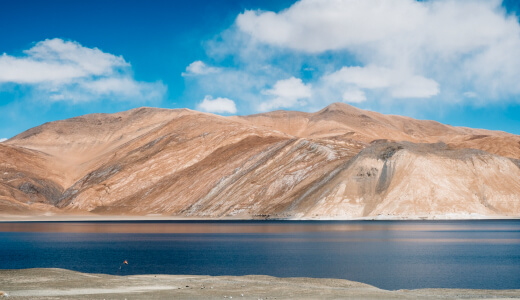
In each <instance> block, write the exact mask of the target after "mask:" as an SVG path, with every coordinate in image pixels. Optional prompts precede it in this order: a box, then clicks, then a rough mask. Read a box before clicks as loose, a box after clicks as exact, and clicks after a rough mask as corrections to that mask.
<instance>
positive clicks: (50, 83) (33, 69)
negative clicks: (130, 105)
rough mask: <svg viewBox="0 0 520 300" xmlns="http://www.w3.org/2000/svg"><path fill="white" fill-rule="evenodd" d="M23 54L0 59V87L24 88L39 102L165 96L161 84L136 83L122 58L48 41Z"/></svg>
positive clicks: (73, 43)
mask: <svg viewBox="0 0 520 300" xmlns="http://www.w3.org/2000/svg"><path fill="white" fill-rule="evenodd" d="M23 54H24V55H22V56H11V55H8V54H6V53H4V54H3V55H1V56H0V87H1V85H2V84H19V85H25V86H29V87H31V88H33V89H34V91H35V93H36V94H38V98H40V99H47V100H50V101H69V102H88V101H93V100H99V99H109V100H119V101H155V100H159V99H162V97H163V96H164V94H165V92H166V87H165V86H164V85H163V84H162V83H161V82H153V83H149V82H140V81H136V80H135V79H134V78H133V74H132V70H131V65H130V63H128V62H126V61H125V60H124V58H123V57H121V56H115V55H113V54H110V53H105V52H103V51H101V50H99V49H98V48H87V47H83V46H82V45H81V44H79V43H77V42H74V41H64V40H62V39H57V38H56V39H47V40H44V41H41V42H38V43H36V44H35V45H34V46H33V47H32V48H30V49H28V50H25V51H23Z"/></svg>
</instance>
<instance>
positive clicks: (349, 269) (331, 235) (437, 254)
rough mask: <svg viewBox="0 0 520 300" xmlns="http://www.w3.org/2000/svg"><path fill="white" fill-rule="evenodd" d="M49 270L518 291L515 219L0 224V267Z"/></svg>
mask: <svg viewBox="0 0 520 300" xmlns="http://www.w3.org/2000/svg"><path fill="white" fill-rule="evenodd" d="M124 260H127V261H128V263H129V264H128V265H123V266H122V268H121V270H119V266H120V264H121V263H122V262H123V261H124ZM51 267H52V268H65V269H71V270H77V271H81V272H91V273H106V274H120V275H130V274H200V275H247V274H261V275H272V276H278V277H323V278H343V279H348V280H354V281H360V282H364V283H368V284H372V285H375V286H377V287H380V288H384V289H390V290H395V289H416V288H478V289H520V220H479V221H164V222H156V221H154V222H148V221H143V222H119V221H118V222H5V223H0V269H20V268H51Z"/></svg>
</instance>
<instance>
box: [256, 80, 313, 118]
mask: <svg viewBox="0 0 520 300" xmlns="http://www.w3.org/2000/svg"><path fill="white" fill-rule="evenodd" d="M262 93H263V94H264V95H267V96H270V97H271V99H269V100H267V101H265V102H262V103H260V105H259V106H258V110H260V111H269V110H273V109H277V108H288V107H294V106H296V105H298V104H300V105H301V104H302V103H301V101H300V100H302V99H306V98H310V97H311V95H312V91H311V86H310V85H306V84H304V83H303V82H302V80H301V79H299V78H295V77H291V78H289V79H284V80H279V81H277V82H276V83H275V84H274V86H273V88H272V89H269V90H264V91H262Z"/></svg>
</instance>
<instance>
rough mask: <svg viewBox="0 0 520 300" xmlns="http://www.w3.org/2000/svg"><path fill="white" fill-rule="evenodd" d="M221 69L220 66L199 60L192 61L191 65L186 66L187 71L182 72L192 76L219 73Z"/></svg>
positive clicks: (184, 74)
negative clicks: (216, 66)
mask: <svg viewBox="0 0 520 300" xmlns="http://www.w3.org/2000/svg"><path fill="white" fill-rule="evenodd" d="M219 71H220V69H219V68H215V67H210V66H208V65H206V64H205V63H204V62H203V61H200V60H197V61H194V62H192V63H191V64H190V65H189V66H187V67H186V72H185V73H182V76H191V75H206V74H212V73H218V72H219Z"/></svg>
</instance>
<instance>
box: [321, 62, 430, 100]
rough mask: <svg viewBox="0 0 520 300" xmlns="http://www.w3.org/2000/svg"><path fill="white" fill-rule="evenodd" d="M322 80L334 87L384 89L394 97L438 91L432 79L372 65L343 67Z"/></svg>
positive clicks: (418, 96)
mask: <svg viewBox="0 0 520 300" xmlns="http://www.w3.org/2000/svg"><path fill="white" fill-rule="evenodd" d="M322 80H323V81H324V83H325V84H326V85H328V86H331V85H333V86H335V87H336V88H340V87H341V86H342V85H346V86H347V87H350V86H355V88H356V89H386V90H388V94H389V95H390V96H391V97H394V98H429V97H431V96H435V95H437V94H438V93H439V84H438V83H437V82H435V81H434V80H432V79H428V78H424V77H422V76H418V75H413V74H408V73H407V72H406V71H400V70H392V69H387V68H381V67H376V66H373V65H369V66H366V67H343V68H341V69H340V70H339V71H336V72H334V73H331V74H328V75H325V76H323V78H322ZM357 102H359V101H357Z"/></svg>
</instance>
